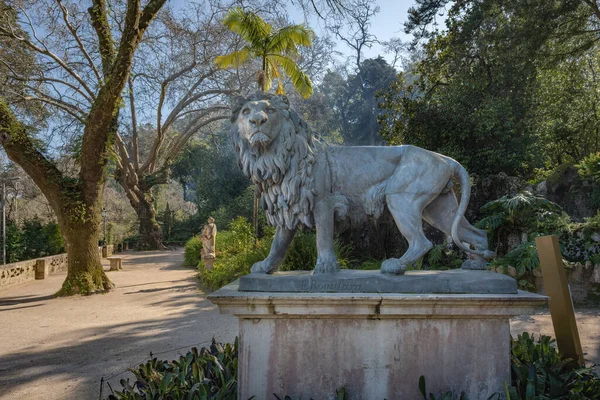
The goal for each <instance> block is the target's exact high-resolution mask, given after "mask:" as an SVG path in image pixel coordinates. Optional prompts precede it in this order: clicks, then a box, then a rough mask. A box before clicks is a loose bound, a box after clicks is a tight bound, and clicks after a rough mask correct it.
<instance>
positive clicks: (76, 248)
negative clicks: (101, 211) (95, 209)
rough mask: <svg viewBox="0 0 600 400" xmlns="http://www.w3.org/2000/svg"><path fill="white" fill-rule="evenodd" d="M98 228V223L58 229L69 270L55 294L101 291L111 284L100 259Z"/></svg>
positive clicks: (111, 285) (107, 288)
mask: <svg viewBox="0 0 600 400" xmlns="http://www.w3.org/2000/svg"><path fill="white" fill-rule="evenodd" d="M99 228H100V226H99V224H98V223H88V224H80V225H77V224H74V225H72V226H68V227H63V228H61V230H62V231H63V235H64V237H65V239H66V244H67V255H68V257H69V269H68V272H67V278H66V279H65V281H64V282H63V286H62V289H61V290H60V291H59V295H71V294H76V293H79V294H90V293H94V292H104V291H108V290H110V289H111V288H112V287H113V284H112V283H111V282H110V280H109V279H108V277H107V276H106V274H105V273H104V269H103V268H102V263H101V261H100V253H99V250H98V239H99V234H100V229H99Z"/></svg>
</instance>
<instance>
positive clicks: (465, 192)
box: [452, 160, 493, 259]
mask: <svg viewBox="0 0 600 400" xmlns="http://www.w3.org/2000/svg"><path fill="white" fill-rule="evenodd" d="M452 162H453V165H454V176H455V177H456V178H457V179H458V181H459V182H460V192H461V194H460V204H459V205H458V210H457V211H456V215H455V216H454V221H453V222H452V240H453V241H454V243H456V245H457V246H458V247H459V248H461V249H462V250H464V251H466V252H467V253H472V254H477V255H479V256H481V257H483V258H486V259H487V258H490V256H491V255H493V252H490V251H489V250H485V251H479V250H474V249H471V247H469V245H468V244H466V243H464V242H462V241H461V240H460V238H459V237H458V227H459V226H460V221H461V220H462V218H463V217H464V215H465V212H466V211H467V206H468V205H469V200H470V198H471V181H470V179H469V173H468V172H467V170H466V169H465V167H463V166H462V165H460V163H458V161H455V160H452Z"/></svg>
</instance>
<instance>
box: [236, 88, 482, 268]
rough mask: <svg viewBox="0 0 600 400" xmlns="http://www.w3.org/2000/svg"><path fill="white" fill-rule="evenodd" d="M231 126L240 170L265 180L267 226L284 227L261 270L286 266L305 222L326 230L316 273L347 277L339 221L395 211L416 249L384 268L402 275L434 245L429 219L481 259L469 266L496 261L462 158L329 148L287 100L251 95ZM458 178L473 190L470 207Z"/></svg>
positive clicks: (407, 149) (403, 149)
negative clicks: (469, 216)
mask: <svg viewBox="0 0 600 400" xmlns="http://www.w3.org/2000/svg"><path fill="white" fill-rule="evenodd" d="M231 121H232V129H231V134H232V139H233V143H234V148H235V151H236V153H237V158H238V164H239V166H240V168H241V170H242V171H243V172H244V174H245V175H246V176H248V177H249V178H250V179H251V180H252V182H253V183H254V184H255V191H256V192H257V194H260V196H261V205H262V207H263V208H264V209H265V212H266V216H267V221H268V222H269V223H270V224H271V225H274V226H276V228H277V229H276V233H275V238H274V240H273V244H272V245H271V251H270V253H269V256H268V257H267V258H266V259H265V260H263V261H261V262H258V263H256V264H254V265H253V266H252V272H253V273H267V274H268V273H272V272H274V271H275V270H277V268H278V267H279V266H280V265H281V263H282V261H283V259H284V257H285V253H286V250H287V248H288V246H289V244H290V243H291V241H292V239H293V237H294V234H295V233H296V229H297V228H298V225H299V224H304V225H306V226H308V227H315V229H316V231H317V250H318V259H317V265H316V266H315V270H314V273H327V272H336V271H338V270H339V264H338V262H337V259H336V256H335V254H334V245H333V242H334V225H335V222H336V221H340V220H348V219H349V220H350V221H359V220H361V219H363V218H366V217H368V216H372V217H374V218H378V217H379V216H380V215H381V214H382V213H383V211H384V208H385V207H386V206H387V208H388V209H389V211H390V212H391V214H392V215H393V217H394V220H395V221H396V224H397V225H398V228H399V229H400V232H401V233H402V235H403V236H404V237H405V238H406V240H407V241H408V243H409V247H408V250H407V251H406V252H405V253H404V255H402V257H401V258H400V259H396V258H392V259H388V260H385V261H384V262H383V264H382V266H381V271H382V272H386V273H393V274H402V273H404V271H405V270H406V267H407V266H409V265H411V264H413V263H414V262H415V261H417V260H418V259H419V258H420V257H422V256H423V255H424V254H426V253H427V252H428V251H429V250H430V249H431V247H432V243H431V242H430V241H429V240H428V239H427V238H426V237H425V234H424V233H423V219H424V220H425V221H427V222H428V223H429V224H431V225H432V226H434V227H436V228H438V229H440V230H441V231H443V232H444V233H446V234H447V235H449V236H451V237H452V239H453V240H454V242H455V243H456V244H457V245H458V246H459V247H460V248H461V249H463V250H464V251H466V252H468V253H471V254H472V255H473V256H474V258H476V259H479V261H476V262H474V261H472V260H471V261H470V263H465V264H468V265H470V266H471V267H474V268H478V267H479V268H480V267H481V266H482V265H483V262H481V260H482V259H483V258H489V257H491V256H493V254H494V253H493V252H491V251H489V250H488V247H487V237H486V234H485V232H484V231H482V230H480V229H476V228H474V227H473V226H472V225H471V224H469V222H468V221H467V220H466V219H465V218H464V213H465V210H466V208H467V205H468V203H469V196H470V188H471V186H470V182H469V175H468V173H467V171H466V170H465V169H464V168H463V167H462V166H461V165H460V164H459V163H458V162H457V161H455V160H453V159H451V158H449V157H446V156H443V155H441V154H437V153H434V152H431V151H428V150H424V149H421V148H419V147H415V146H379V147H378V146H356V147H350V146H331V145H325V144H323V143H321V142H320V141H318V140H316V139H315V138H314V137H313V135H312V132H311V130H310V128H309V127H308V125H307V124H306V122H305V121H304V120H302V118H300V117H299V116H298V114H297V113H296V112H295V111H293V110H291V109H290V107H289V103H288V100H287V98H286V97H285V96H277V95H270V94H265V93H262V92H257V93H255V94H254V95H252V96H250V97H249V98H243V97H241V98H239V99H238V102H237V104H236V105H235V106H234V107H233V113H232V118H231ZM453 178H457V179H458V181H459V182H460V186H461V188H463V190H461V199H460V205H459V203H458V202H457V199H456V196H455V194H454V191H453V189H452V180H453ZM465 264H463V267H465Z"/></svg>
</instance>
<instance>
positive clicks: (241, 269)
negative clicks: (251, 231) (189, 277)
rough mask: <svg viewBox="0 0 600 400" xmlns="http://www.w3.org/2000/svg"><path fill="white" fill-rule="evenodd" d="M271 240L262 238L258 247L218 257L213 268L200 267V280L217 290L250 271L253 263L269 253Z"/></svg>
mask: <svg viewBox="0 0 600 400" xmlns="http://www.w3.org/2000/svg"><path fill="white" fill-rule="evenodd" d="M270 247H271V241H270V240H265V239H263V240H261V241H259V242H258V243H257V245H256V247H255V248H253V249H251V250H248V251H246V252H241V253H237V254H231V255H222V256H220V257H217V259H216V260H215V263H214V268H213V269H212V270H205V269H204V268H200V274H199V276H200V280H201V281H202V283H203V284H204V285H205V286H206V287H207V288H209V289H212V290H216V289H218V288H220V287H223V286H225V285H227V284H228V283H230V282H232V281H234V280H236V279H238V278H239V277H241V276H244V275H247V274H249V273H250V268H252V264H254V263H256V262H258V261H262V260H264V259H265V258H266V257H267V256H268V255H269V249H270Z"/></svg>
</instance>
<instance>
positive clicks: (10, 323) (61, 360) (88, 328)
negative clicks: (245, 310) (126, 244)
mask: <svg viewBox="0 0 600 400" xmlns="http://www.w3.org/2000/svg"><path fill="white" fill-rule="evenodd" d="M124 255H125V257H126V258H125V259H124V260H123V267H124V269H125V270H124V271H119V272H107V273H108V276H109V277H110V279H111V280H112V281H113V282H114V283H115V284H116V285H117V289H116V290H115V291H113V292H111V293H108V294H105V295H96V296H89V297H71V298H60V299H55V298H53V296H52V295H53V294H54V293H55V292H56V291H58V289H59V288H60V285H61V284H62V282H63V280H64V275H52V276H50V278H49V279H47V280H43V281H35V282H31V283H26V284H23V285H21V286H17V287H13V288H8V289H6V290H3V291H1V292H0V398H2V399H48V400H51V399H61V400H62V399H84V400H87V399H97V398H98V395H99V389H100V379H101V378H102V377H104V378H105V379H106V378H109V377H112V379H111V380H110V381H109V382H110V384H111V385H112V387H113V388H118V387H119V383H118V382H119V379H121V378H126V377H128V376H130V374H129V373H124V371H125V370H126V369H127V368H128V367H130V366H132V365H137V364H138V363H140V362H142V361H145V360H146V359H147V358H148V357H149V353H150V352H153V353H154V354H155V355H158V357H160V358H163V359H173V358H174V357H176V356H177V355H178V354H179V353H185V352H186V351H187V350H188V349H189V348H190V347H192V345H202V344H208V343H210V340H211V339H212V337H213V335H215V337H216V339H217V340H219V341H231V340H233V339H234V338H235V336H236V334H237V320H236V318H235V317H232V316H228V315H220V314H219V312H218V310H217V309H216V307H215V306H214V305H213V304H212V303H210V302H209V301H207V300H206V295H205V294H204V293H203V292H201V291H200V290H199V289H198V285H197V280H196V278H195V273H194V270H193V269H190V268H184V267H182V266H181V265H182V261H183V253H182V251H181V250H179V251H165V252H143V253H137V252H127V253H124ZM105 269H108V265H106V266H105ZM107 391H108V387H107V386H106V385H105V386H104V395H105V396H106V395H107V394H108V393H107Z"/></svg>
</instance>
